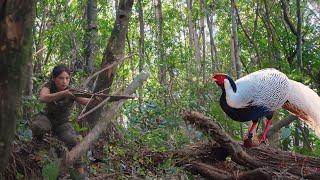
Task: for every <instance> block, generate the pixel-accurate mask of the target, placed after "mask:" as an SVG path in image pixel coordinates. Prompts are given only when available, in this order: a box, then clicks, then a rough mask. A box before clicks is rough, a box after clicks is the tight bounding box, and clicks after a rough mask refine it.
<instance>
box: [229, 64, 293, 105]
mask: <svg viewBox="0 0 320 180" xmlns="http://www.w3.org/2000/svg"><path fill="white" fill-rule="evenodd" d="M235 83H236V86H237V91H236V92H235V93H234V92H233V91H232V89H231V90H230V89H228V90H227V89H226V99H227V103H228V104H229V106H231V107H234V108H244V107H247V106H259V107H266V108H268V109H270V110H271V111H274V110H276V109H278V108H280V107H281V106H282V105H283V104H284V103H285V102H286V100H287V96H288V95H287V92H288V88H289V83H288V78H287V76H286V75H285V74H283V73H281V72H280V71H277V70H275V69H264V70H260V71H257V72H254V73H251V74H249V75H247V76H244V77H242V78H240V79H238V80H237V81H236V82H235ZM227 87H228V84H227V85H226V88H227Z"/></svg>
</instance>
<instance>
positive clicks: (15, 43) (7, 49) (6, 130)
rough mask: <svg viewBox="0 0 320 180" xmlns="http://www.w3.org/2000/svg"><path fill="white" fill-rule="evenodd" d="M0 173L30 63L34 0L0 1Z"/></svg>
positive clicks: (5, 161) (11, 137) (4, 163)
mask: <svg viewBox="0 0 320 180" xmlns="http://www.w3.org/2000/svg"><path fill="white" fill-rule="evenodd" d="M0 10H1V12H0V32H1V33H0V59H1V61H0V102H1V103H0V154H1V156H0V174H1V173H2V171H3V169H4V168H5V167H6V165H7V161H8V156H9V154H10V152H11V143H12V141H13V139H14V133H15V129H16V122H17V120H18V118H19V117H18V114H19V113H18V109H19V105H20V100H21V94H22V90H23V89H24V88H25V86H26V85H25V80H26V76H24V75H25V72H26V67H27V65H28V63H30V62H31V50H32V26H33V21H34V1H33V0H30V1H27V0H11V1H8V0H4V1H1V3H0Z"/></svg>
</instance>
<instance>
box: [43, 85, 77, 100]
mask: <svg viewBox="0 0 320 180" xmlns="http://www.w3.org/2000/svg"><path fill="white" fill-rule="evenodd" d="M72 96H73V95H72V93H71V92H70V91H69V90H64V91H59V92H56V93H50V89H49V88H47V87H43V88H42V89H41V90H40V98H39V99H40V102H43V103H48V102H53V101H57V100H60V99H62V98H63V97H72Z"/></svg>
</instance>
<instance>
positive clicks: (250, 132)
mask: <svg viewBox="0 0 320 180" xmlns="http://www.w3.org/2000/svg"><path fill="white" fill-rule="evenodd" d="M256 127H257V122H252V124H251V127H250V128H249V130H248V138H252V136H253V133H252V131H253V130H255V129H256Z"/></svg>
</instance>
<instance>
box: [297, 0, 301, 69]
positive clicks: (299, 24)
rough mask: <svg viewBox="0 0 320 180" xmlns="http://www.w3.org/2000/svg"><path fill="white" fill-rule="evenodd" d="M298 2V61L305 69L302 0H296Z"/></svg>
mask: <svg viewBox="0 0 320 180" xmlns="http://www.w3.org/2000/svg"><path fill="white" fill-rule="evenodd" d="M296 3H297V61H298V63H300V68H301V69H303V61H302V47H301V46H302V35H301V25H302V16H301V10H300V9H301V7H300V0H297V1H296Z"/></svg>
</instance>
